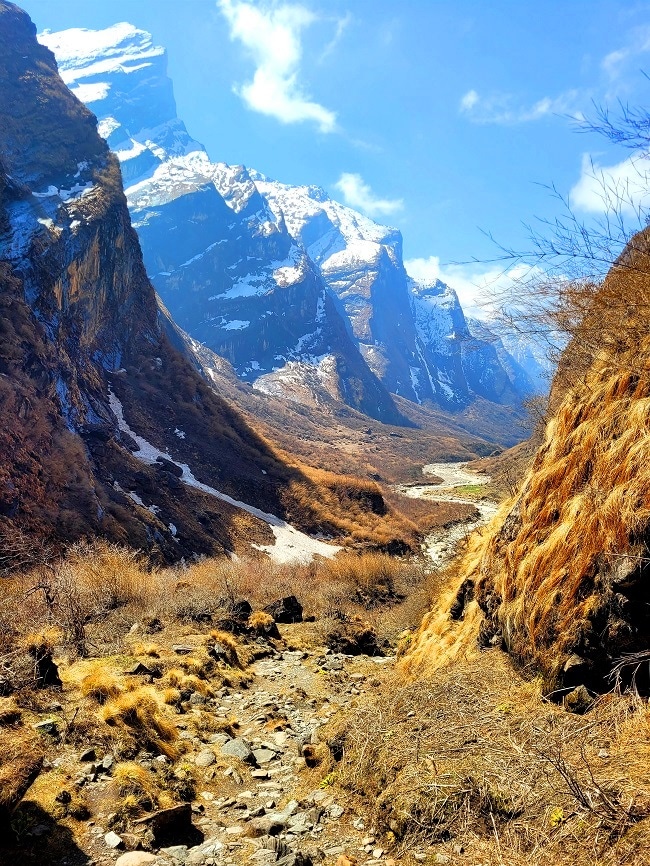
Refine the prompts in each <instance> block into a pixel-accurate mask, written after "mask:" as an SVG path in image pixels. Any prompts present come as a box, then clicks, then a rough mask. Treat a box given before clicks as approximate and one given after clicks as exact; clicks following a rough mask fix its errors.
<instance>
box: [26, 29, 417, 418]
mask: <svg viewBox="0 0 650 866" xmlns="http://www.w3.org/2000/svg"><path fill="white" fill-rule="evenodd" d="M41 38H42V40H43V41H44V42H45V43H46V44H47V45H49V46H50V47H51V48H52V49H53V50H54V51H55V52H56V55H57V58H58V61H59V66H60V69H61V73H62V76H63V78H64V80H65V81H66V82H67V83H68V84H69V85H70V86H71V87H72V89H73V91H74V92H75V93H77V94H78V95H79V97H80V98H82V99H85V100H86V101H87V102H88V104H89V105H90V106H91V107H92V109H93V111H95V112H96V113H97V115H98V117H99V118H100V123H99V129H100V132H101V133H102V134H103V135H105V137H106V139H107V141H108V143H109V144H110V146H111V147H112V149H113V150H114V151H115V153H116V155H117V157H118V159H119V161H120V165H121V168H122V173H123V176H124V181H125V186H126V195H127V200H128V204H129V208H130V210H131V214H132V218H133V223H134V226H135V228H136V229H137V231H138V233H139V236H140V241H141V244H142V249H143V254H144V259H145V264H146V266H147V270H148V272H149V275H150V277H151V279H152V282H153V284H154V286H155V288H156V290H157V291H158V292H159V294H160V295H161V297H162V298H163V300H164V303H165V305H166V306H167V308H168V309H169V311H170V313H171V315H172V316H173V318H174V320H175V321H176V322H177V323H178V324H179V325H180V326H181V327H182V328H184V329H185V330H187V331H188V332H189V333H190V334H191V335H192V337H193V338H194V339H196V340H198V341H200V342H201V343H204V344H205V345H207V346H208V347H209V348H211V349H212V350H213V351H215V352H217V353H218V354H219V355H221V356H222V357H224V358H226V359H227V360H228V361H229V362H230V363H231V364H232V365H233V366H234V368H235V369H236V370H237V372H238V374H239V375H240V376H241V378H242V379H244V380H246V381H250V382H254V381H256V380H257V379H258V378H259V377H261V376H264V375H265V374H268V373H271V372H280V373H282V371H283V370H286V369H287V368H289V369H290V368H291V365H293V364H294V363H295V362H303V363H308V364H309V365H310V367H311V368H313V370H314V373H315V377H316V379H317V380H318V382H319V384H320V386H321V387H324V388H326V389H327V390H328V392H329V393H330V394H331V396H332V397H333V398H334V399H338V400H341V401H343V402H345V403H348V404H349V405H350V406H353V407H354V408H357V409H360V410H361V411H363V412H366V413H368V414H370V415H373V416H374V417H377V418H379V419H380V420H384V421H399V420H400V415H399V413H398V411H397V410H396V408H395V406H394V404H393V402H392V400H391V398H390V396H389V394H388V392H387V390H386V388H385V387H384V386H383V385H382V384H381V383H380V382H379V381H378V379H377V378H376V376H374V375H373V373H372V372H371V371H370V370H369V369H368V367H367V366H366V364H364V362H363V359H362V358H361V355H360V354H359V351H358V348H357V346H356V345H355V344H354V341H353V340H352V339H350V337H349V336H348V334H347V333H346V330H345V326H344V323H343V321H342V319H341V316H340V315H339V313H338V312H337V310H336V308H335V306H334V304H333V303H332V299H331V298H330V296H329V295H328V293H327V292H326V289H325V286H324V285H323V282H322V279H321V277H320V274H319V272H318V270H317V268H315V267H314V265H313V263H312V262H311V261H310V260H309V258H308V257H307V256H306V255H305V252H304V250H302V249H301V248H300V247H299V246H298V245H297V244H296V242H295V240H294V239H293V238H292V237H291V235H290V234H289V232H288V231H287V228H286V225H285V222H284V220H283V219H282V218H277V217H276V216H275V215H274V213H273V212H272V211H271V209H270V208H269V206H268V204H267V202H266V201H265V200H264V199H263V198H262V196H261V195H260V193H259V191H258V190H257V188H256V187H255V184H254V183H253V181H252V180H251V178H250V177H249V175H248V173H247V172H246V170H245V169H244V168H242V167H234V168H232V167H230V166H227V165H225V164H223V163H221V164H215V163H212V162H211V161H210V160H209V158H208V156H207V154H206V153H205V150H204V149H203V147H202V146H201V145H200V144H199V143H198V142H196V141H194V140H193V139H191V138H190V136H189V135H188V133H187V131H186V129H185V126H184V125H183V123H182V122H181V121H179V120H178V119H177V118H176V109H175V105H174V99H173V94H172V87H171V82H170V81H169V79H168V78H167V76H166V57H165V52H164V50H163V49H161V48H157V47H155V46H153V45H152V43H151V37H150V36H149V34H147V33H144V32H143V31H140V30H137V29H136V28H134V27H132V26H131V25H128V24H119V25H116V26H115V27H112V28H109V29H108V30H105V31H74V30H73V31H65V32H63V33H56V34H46V35H44V36H42V37H41Z"/></svg>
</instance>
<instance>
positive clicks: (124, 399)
mask: <svg viewBox="0 0 650 866" xmlns="http://www.w3.org/2000/svg"><path fill="white" fill-rule="evenodd" d="M0 79H1V80H2V82H3V87H2V89H1V90H0V114H1V115H2V118H3V121H2V125H1V126H0V304H1V305H2V313H3V315H2V324H1V327H2V344H1V347H0V374H1V375H0V411H1V413H2V425H1V428H2V430H1V432H0V451H1V453H2V454H3V455H4V457H5V459H3V461H2V468H1V470H0V485H1V487H0V513H1V514H2V515H3V516H2V520H1V524H2V525H1V526H0V529H2V534H3V538H4V539H5V540H6V539H7V538H10V537H12V536H14V535H15V533H16V532H17V531H18V530H21V529H23V530H25V531H26V532H28V533H32V532H34V533H41V534H47V535H50V536H52V537H54V538H58V539H61V540H66V541H70V540H74V539H75V538H80V537H83V536H89V535H95V534H99V535H103V536H105V537H107V538H109V539H112V540H116V541H121V542H128V543H129V544H132V545H133V546H137V547H140V548H141V549H143V550H147V551H149V552H151V553H152V554H153V555H156V556H158V557H159V558H162V559H167V560H173V559H180V558H181V557H182V556H188V555H190V554H192V553H208V552H213V553H216V552H219V551H229V550H233V549H235V548H237V547H238V546H241V545H242V544H244V543H248V542H250V540H253V541H257V542H267V543H268V542H271V543H270V545H269V549H270V548H272V547H273V539H274V538H275V540H276V541H277V542H278V544H280V539H283V542H287V539H288V538H289V536H291V538H292V539H293V542H294V543H295V545H294V546H296V547H300V545H301V544H303V546H305V545H306V547H305V550H306V549H307V548H309V549H310V550H311V552H314V549H315V548H314V545H316V547H318V546H319V545H321V546H322V547H323V548H325V551H324V552H325V554H326V555H327V553H328V552H331V551H332V550H333V549H332V548H330V547H328V546H327V545H323V544H322V542H313V543H312V546H311V547H310V542H311V540H310V539H306V537H304V536H301V534H300V533H296V531H295V530H293V528H292V527H289V526H288V525H287V524H286V523H285V522H284V520H283V517H284V515H285V514H286V507H287V506H286V505H285V504H283V501H281V500H282V499H283V491H284V492H286V490H287V488H288V487H289V485H290V484H292V483H296V482H298V481H300V482H302V481H303V479H302V477H301V475H300V473H299V472H298V471H297V470H295V469H289V468H288V467H287V466H286V465H285V464H284V463H283V462H282V461H281V460H279V459H278V458H277V457H276V456H275V454H274V452H273V451H272V449H271V448H270V446H269V445H268V444H267V443H266V442H264V441H263V440H262V439H261V438H260V437H259V436H257V435H256V434H255V433H254V432H253V431H252V430H251V429H250V428H249V427H247V425H246V424H245V423H244V422H243V420H242V419H241V417H240V416H239V415H238V414H237V413H236V412H235V411H234V410H232V409H231V408H230V407H229V406H228V405H227V404H226V403H225V402H224V401H222V400H221V399H220V398H219V397H218V396H217V395H216V394H215V392H214V390H213V389H212V388H211V387H210V385H208V384H207V383H206V382H205V381H204V379H203V378H202V377H201V376H200V375H199V374H198V372H197V371H196V368H195V366H194V364H193V362H192V361H191V360H190V357H189V355H188V354H187V353H185V352H184V350H183V348H182V344H181V343H180V342H178V344H177V347H174V346H172V345H171V343H170V341H169V339H168V337H167V336H166V332H165V329H163V328H161V326H160V320H159V310H158V306H157V303H156V297H155V293H154V290H153V288H152V286H151V284H150V282H149V280H148V278H147V275H146V273H145V269H144V265H143V262H142V257H141V253H140V246H139V243H138V239H137V236H136V234H135V232H134V230H133V229H132V227H131V223H130V219H129V212H128V209H127V205H126V200H125V197H124V194H123V191H122V185H121V177H120V171H119V166H118V161H117V159H116V157H115V156H114V155H112V154H111V153H110V151H109V149H108V147H107V145H106V143H105V142H104V140H103V139H102V138H101V137H100V136H99V135H98V133H97V131H96V127H95V118H94V117H93V115H92V114H91V113H90V112H89V111H88V109H87V108H85V107H84V106H83V104H82V103H81V102H79V101H78V99H77V98H76V97H75V96H74V95H72V94H71V93H70V91H69V90H68V89H67V88H66V86H65V84H64V83H63V81H62V80H61V78H60V77H59V75H58V72H57V66H56V62H55V59H54V56H53V55H52V53H51V52H50V51H49V50H48V49H47V48H46V47H44V46H42V45H39V43H38V42H37V41H36V33H35V28H34V26H33V24H32V22H31V21H30V19H29V17H28V16H27V15H26V14H25V13H23V12H22V11H21V10H20V9H18V7H16V6H14V5H13V4H11V3H6V2H0ZM172 134H175V132H173V133H172V132H170V135H172ZM179 347H180V349H181V351H179V350H178V348H179ZM287 501H288V500H287V498H285V499H284V502H285V503H286V502H287ZM271 512H272V513H271ZM292 533H293V535H292ZM287 546H290V545H287V544H285V548H286V547H287Z"/></svg>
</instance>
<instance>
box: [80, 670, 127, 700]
mask: <svg viewBox="0 0 650 866" xmlns="http://www.w3.org/2000/svg"><path fill="white" fill-rule="evenodd" d="M80 688H81V694H82V695H83V696H84V697H85V698H91V699H92V700H94V701H97V703H98V704H102V705H103V704H105V703H106V701H108V700H112V699H115V698H117V697H119V696H120V695H121V694H122V693H123V691H124V686H123V685H122V683H121V682H120V680H119V679H118V677H117V676H116V675H115V674H114V673H113V671H111V670H107V669H106V668H105V667H104V666H101V665H98V666H97V667H96V668H95V669H94V670H93V671H91V673H89V674H86V676H85V677H84V678H83V679H82V680H81V683H80Z"/></svg>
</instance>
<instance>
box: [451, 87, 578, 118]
mask: <svg viewBox="0 0 650 866" xmlns="http://www.w3.org/2000/svg"><path fill="white" fill-rule="evenodd" d="M579 99H580V92H579V91H578V90H567V91H566V92H565V93H561V94H560V95H559V96H555V97H550V96H545V97H543V98H542V99H539V100H537V102H535V103H533V105H529V106H522V105H516V104H515V100H514V97H513V96H512V94H510V93H495V94H491V95H490V96H480V95H479V93H478V92H477V91H476V90H469V91H468V92H467V93H466V94H465V95H464V96H463V97H462V99H461V100H460V104H459V111H460V113H461V114H464V115H465V116H466V117H467V119H468V120H471V121H472V123H481V124H487V123H495V124H503V125H505V126H511V125H514V124H517V123H530V122H531V121H535V120H542V119H543V118H545V117H549V116H552V115H554V114H570V115H571V116H572V117H574V118H576V119H579V118H582V114H581V113H580V112H579V111H577V109H576V106H577V103H578V101H579Z"/></svg>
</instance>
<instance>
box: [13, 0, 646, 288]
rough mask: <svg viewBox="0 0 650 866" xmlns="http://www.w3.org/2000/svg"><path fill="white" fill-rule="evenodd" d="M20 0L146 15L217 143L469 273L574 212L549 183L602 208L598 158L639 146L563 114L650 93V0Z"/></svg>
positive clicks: (83, 23) (97, 23)
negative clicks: (618, 143)
mask: <svg viewBox="0 0 650 866" xmlns="http://www.w3.org/2000/svg"><path fill="white" fill-rule="evenodd" d="M21 5H22V6H23V7H24V8H25V9H26V10H27V11H28V12H29V14H30V15H31V16H32V18H33V19H34V21H35V23H36V25H37V27H38V29H39V30H42V29H44V28H50V29H52V30H59V29H64V28H68V27H91V28H95V27H97V28H99V27H105V26H108V25H110V24H114V23H116V22H117V21H122V20H126V21H130V22H131V23H133V24H135V25H136V26H138V27H140V28H143V29H146V30H149V31H150V32H151V33H152V34H153V37H154V40H155V41H156V42H157V43H159V44H162V45H164V46H165V47H166V48H167V50H168V56H169V73H170V76H171V77H172V79H173V81H174V87H175V94H176V101H177V105H178V114H179V116H180V117H181V118H182V119H183V120H184V121H185V123H186V125H187V127H188V130H189V132H190V134H191V135H193V136H194V137H195V138H197V139H198V140H199V141H201V142H202V143H203V144H204V145H205V146H206V148H207V150H208V153H209V154H210V156H211V157H212V158H213V159H215V160H223V161H226V162H229V163H244V164H246V165H249V166H251V167H254V168H256V169H258V170H259V171H261V172H263V173H265V174H267V175H269V176H271V177H273V178H275V179H277V180H281V181H284V182H288V183H296V184H299V183H310V184H317V185H319V186H323V187H324V188H325V189H326V190H327V191H328V192H329V193H330V194H331V195H332V196H333V197H334V198H337V199H338V200H341V201H347V203H349V204H351V205H353V206H355V207H359V208H362V209H364V210H365V212H366V213H368V215H369V216H373V217H374V218H376V219H377V220H378V221H380V222H385V223H388V224H392V225H396V226H398V227H399V228H400V229H401V230H402V232H403V235H404V248H405V256H406V258H407V259H409V260H415V261H414V264H413V269H414V270H417V269H420V270H421V271H422V272H423V273H424V272H427V273H435V271H436V269H440V270H441V274H442V276H443V277H446V278H447V279H449V280H450V281H451V282H452V284H453V285H455V286H456V287H459V288H461V289H462V284H463V281H467V280H469V281H470V282H475V281H476V280H477V279H478V276H477V275H479V274H482V273H484V272H487V273H488V274H491V273H492V272H493V270H494V269H493V268H492V266H488V265H486V264H483V265H476V266H471V267H469V266H468V267H454V266H452V265H450V263H453V262H464V261H467V260H470V259H472V258H477V259H481V260H488V259H490V258H492V257H494V256H495V255H496V254H497V251H496V249H495V247H494V246H493V245H492V243H491V242H490V241H489V240H488V239H487V238H486V236H485V234H484V232H489V233H492V234H493V235H494V236H495V237H496V238H497V239H498V240H499V241H500V242H502V243H503V244H505V245H507V246H515V247H525V245H526V237H527V231H526V229H525V228H524V226H523V223H525V222H531V221H533V220H534V219H535V218H537V217H542V218H551V219H552V218H553V217H554V215H555V213H556V212H558V211H559V203H558V202H557V201H556V200H555V199H554V198H553V197H552V196H550V195H549V193H548V191H547V190H546V189H544V188H543V186H541V185H542V184H551V183H552V184H555V186H556V187H557V188H558V190H559V191H560V192H562V193H564V194H567V195H568V194H572V196H573V202H574V205H575V206H576V209H577V211H578V213H579V214H585V215H587V216H589V215H590V214H596V212H597V211H598V209H599V202H598V195H597V190H595V189H594V184H593V183H592V182H591V181H590V179H589V177H588V174H589V171H585V168H584V167H585V166H587V165H588V159H593V160H594V161H595V162H596V164H597V165H598V166H602V167H605V168H609V167H610V166H617V168H615V169H614V172H615V176H616V177H617V178H618V177H622V178H623V179H625V177H626V176H627V172H628V163H627V162H625V160H626V159H627V158H628V157H629V154H628V153H626V152H625V151H624V150H622V149H620V148H619V149H616V148H614V147H613V146H610V145H608V144H607V142H605V140H604V139H601V138H600V137H598V136H596V135H594V134H581V135H580V134H576V132H575V131H574V130H573V129H572V123H571V121H570V119H568V118H567V117H566V115H579V114H580V113H581V112H583V113H585V114H590V113H591V114H593V105H592V104H593V102H594V101H595V102H596V103H598V104H609V105H612V106H615V105H616V101H617V100H619V99H620V100H623V101H629V102H630V104H637V105H638V104H640V105H643V104H644V102H645V101H646V100H647V97H648V92H649V90H650V83H649V82H648V80H647V79H646V78H645V77H644V76H643V74H642V70H645V71H648V72H650V3H635V2H634V0H628V2H614V0H588V2H587V0H571V2H566V0H562V2H560V0H537V2H535V3H530V2H525V0H508V2H506V0H492V2H490V3H486V2H484V0H480V2H479V0H464V2H459V0H402V2H401V3H395V2H394V0H391V2H388V0H327V2H323V0H298V2H291V3H290V2H283V0H268V2H267V0H256V2H253V0H219V2H215V0H183V2H180V0H92V2H88V0H56V2H51V0H24V2H23V3H22V4H21ZM496 270H497V272H498V271H500V268H497V269H496ZM468 291H469V290H468ZM461 294H462V292H461Z"/></svg>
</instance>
